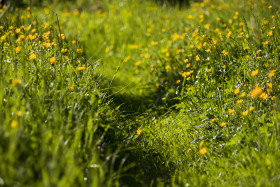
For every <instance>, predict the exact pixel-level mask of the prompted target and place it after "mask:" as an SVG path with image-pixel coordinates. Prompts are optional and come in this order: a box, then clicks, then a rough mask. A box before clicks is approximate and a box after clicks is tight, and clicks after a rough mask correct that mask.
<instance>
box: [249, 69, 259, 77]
mask: <svg viewBox="0 0 280 187" xmlns="http://www.w3.org/2000/svg"><path fill="white" fill-rule="evenodd" d="M258 73H259V70H258V69H257V70H255V71H252V72H251V76H252V77H254V76H256V75H257V74H258Z"/></svg>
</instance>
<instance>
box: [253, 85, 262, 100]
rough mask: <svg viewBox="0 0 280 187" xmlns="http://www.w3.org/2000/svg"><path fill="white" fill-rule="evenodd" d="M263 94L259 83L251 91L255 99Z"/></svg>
mask: <svg viewBox="0 0 280 187" xmlns="http://www.w3.org/2000/svg"><path fill="white" fill-rule="evenodd" d="M261 94H262V88H261V87H259V86H258V85H257V86H256V87H255V88H254V89H252V90H251V92H250V95H251V97H253V98H254V99H256V98H257V97H258V96H259V95H261Z"/></svg>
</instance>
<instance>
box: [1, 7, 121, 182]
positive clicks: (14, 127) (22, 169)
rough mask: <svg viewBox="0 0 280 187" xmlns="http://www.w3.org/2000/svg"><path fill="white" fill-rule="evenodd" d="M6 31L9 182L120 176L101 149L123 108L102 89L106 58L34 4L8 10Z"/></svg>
mask: <svg viewBox="0 0 280 187" xmlns="http://www.w3.org/2000/svg"><path fill="white" fill-rule="evenodd" d="M4 8H5V7H4ZM17 15H18V17H17ZM0 38H1V41H0V42H1V45H0V50H1V56H0V58H1V67H0V74H1V81H0V89H1V90H2V91H1V93H0V124H1V125H0V162H1V166H0V173H1V174H0V179H1V180H0V181H1V185H3V184H4V185H8V186H12V185H26V186H33V185H44V186H53V185H59V186H65V185H66V186H68V185H75V186H76V185H77V186H84V185H90V186H100V185H112V184H113V183H115V181H114V180H113V179H112V178H111V179H108V180H107V179H105V178H106V175H107V176H109V175H111V169H110V167H109V165H110V162H111V161H110V160H108V161H103V160H101V157H100V153H101V152H102V149H103V146H102V142H103V137H104V136H105V135H106V132H107V131H108V130H109V129H111V124H112V122H113V121H114V120H115V113H116V111H114V110H112V109H111V108H110V107H109V106H108V99H107V98H106V97H107V96H106V93H105V91H102V90H101V89H100V86H99V82H100V80H99V79H100V77H99V75H98V74H97V73H96V72H95V71H96V69H97V67H98V66H99V65H98V62H93V61H89V60H88V59H87V58H86V55H85V54H84V52H83V51H84V50H83V48H82V45H81V43H80V42H78V41H76V40H73V39H70V38H68V37H67V36H66V35H64V34H63V30H62V29H61V28H60V23H59V20H58V19H57V20H53V23H49V22H40V21H39V20H37V19H35V17H33V16H31V15H30V12H29V8H28V9H27V10H21V9H17V10H16V12H8V13H6V14H5V15H4V16H3V17H2V18H1V26H0ZM103 152H104V151H103ZM104 153H106V152H104ZM106 154H111V153H110V152H108V153H106ZM115 177H117V176H115Z"/></svg>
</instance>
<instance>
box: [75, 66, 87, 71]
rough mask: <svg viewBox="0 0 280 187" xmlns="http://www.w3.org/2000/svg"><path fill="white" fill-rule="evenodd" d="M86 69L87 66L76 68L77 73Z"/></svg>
mask: <svg viewBox="0 0 280 187" xmlns="http://www.w3.org/2000/svg"><path fill="white" fill-rule="evenodd" d="M84 69H86V67H85V66H80V67H76V70H77V71H82V70H84Z"/></svg>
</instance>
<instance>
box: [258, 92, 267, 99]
mask: <svg viewBox="0 0 280 187" xmlns="http://www.w3.org/2000/svg"><path fill="white" fill-rule="evenodd" d="M260 98H261V99H262V100H266V99H267V98H268V94H267V93H265V92H264V93H262V94H261V95H260Z"/></svg>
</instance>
